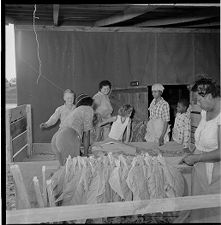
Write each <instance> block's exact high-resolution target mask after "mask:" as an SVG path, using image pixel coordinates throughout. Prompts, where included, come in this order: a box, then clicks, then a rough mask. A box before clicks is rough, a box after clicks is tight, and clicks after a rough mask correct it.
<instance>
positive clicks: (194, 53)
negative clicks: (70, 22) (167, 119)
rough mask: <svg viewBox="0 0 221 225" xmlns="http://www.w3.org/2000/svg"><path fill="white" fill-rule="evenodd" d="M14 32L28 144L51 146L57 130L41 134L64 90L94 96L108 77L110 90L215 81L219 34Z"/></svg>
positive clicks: (18, 78)
mask: <svg viewBox="0 0 221 225" xmlns="http://www.w3.org/2000/svg"><path fill="white" fill-rule="evenodd" d="M37 35H38V41H39V45H40V49H39V53H40V58H41V65H42V77H40V79H39V82H38V84H37V78H38V75H39V71H38V69H39V64H38V59H37V43H36V40H35V35H34V32H33V31H32V30H30V31H27V30H26V31H25V30H16V31H15V47H16V72H17V89H18V98H17V99H18V104H19V105H20V104H31V105H32V114H33V120H32V121H33V124H32V127H33V142H35V143H38V142H41V143H44V142H50V139H51V137H52V135H53V133H54V132H55V131H56V130H57V129H58V128H57V126H56V127H53V128H51V129H49V130H46V131H41V130H40V128H39V124H40V123H41V122H44V121H46V120H47V119H48V118H49V116H50V115H51V114H52V113H53V112H54V110H55V108H56V107H58V106H59V105H61V104H63V99H62V98H63V96H62V95H63V90H65V89H67V88H71V89H73V90H74V91H75V92H76V93H77V94H79V93H81V92H86V93H87V94H89V95H91V96H92V95H93V94H95V93H96V92H97V89H98V83H99V82H100V81H101V80H104V79H108V80H110V81H111V82H112V84H113V87H121V88H124V87H128V86H129V84H130V81H133V80H138V81H139V82H140V85H151V84H153V83H155V82H161V83H162V84H168V85H177V84H189V83H192V82H193V81H194V79H195V75H196V74H198V73H208V74H209V75H211V76H212V77H214V78H216V79H218V81H219V74H220V65H219V62H220V57H219V51H220V42H219V40H220V39H219V33H165V32H161V33H154V32H137V33H132V32H71V31H37Z"/></svg>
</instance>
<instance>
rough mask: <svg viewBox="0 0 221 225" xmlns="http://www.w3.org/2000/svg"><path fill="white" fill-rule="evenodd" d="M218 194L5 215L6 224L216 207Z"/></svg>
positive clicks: (56, 208) (220, 197) (28, 211)
mask: <svg viewBox="0 0 221 225" xmlns="http://www.w3.org/2000/svg"><path fill="white" fill-rule="evenodd" d="M220 199H221V194H211V195H197V196H187V197H176V198H165V199H152V200H143V201H126V202H111V203H100V204H92V205H76V206H61V207H48V208H43V209H42V208H36V209H22V210H15V211H6V223H7V224H13V223H44V222H59V221H69V220H79V219H89V218H102V217H115V216H127V215H137V214H147V213H156V212H161V213H162V212H171V211H183V210H192V209H201V208H213V207H220V206H221V204H220Z"/></svg>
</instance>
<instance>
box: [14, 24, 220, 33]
mask: <svg viewBox="0 0 221 225" xmlns="http://www.w3.org/2000/svg"><path fill="white" fill-rule="evenodd" d="M35 28H36V31H44V30H50V31H76V32H78V31H79V32H153V33H219V29H197V28H145V27H93V26H59V27H55V26H52V25H48V26H47V25H36V26H35ZM15 30H29V31H32V30H33V25H16V26H15Z"/></svg>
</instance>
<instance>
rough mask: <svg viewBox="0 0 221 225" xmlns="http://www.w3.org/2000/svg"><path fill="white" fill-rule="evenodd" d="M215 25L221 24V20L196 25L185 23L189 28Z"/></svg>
mask: <svg viewBox="0 0 221 225" xmlns="http://www.w3.org/2000/svg"><path fill="white" fill-rule="evenodd" d="M213 26H220V22H219V21H214V22H209V23H202V24H195V25H185V27H187V28H198V27H199V28H200V27H213ZM183 27H184V26H183Z"/></svg>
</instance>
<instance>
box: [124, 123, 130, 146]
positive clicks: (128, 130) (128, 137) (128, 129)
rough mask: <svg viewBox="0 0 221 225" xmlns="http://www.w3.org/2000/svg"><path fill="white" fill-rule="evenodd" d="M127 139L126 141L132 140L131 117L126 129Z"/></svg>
mask: <svg viewBox="0 0 221 225" xmlns="http://www.w3.org/2000/svg"><path fill="white" fill-rule="evenodd" d="M126 132H127V133H126V140H125V143H128V142H129V140H130V133H131V119H130V120H129V122H128V124H127V130H126Z"/></svg>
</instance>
